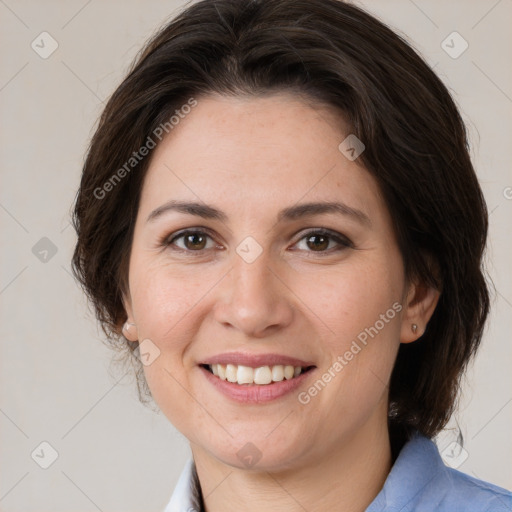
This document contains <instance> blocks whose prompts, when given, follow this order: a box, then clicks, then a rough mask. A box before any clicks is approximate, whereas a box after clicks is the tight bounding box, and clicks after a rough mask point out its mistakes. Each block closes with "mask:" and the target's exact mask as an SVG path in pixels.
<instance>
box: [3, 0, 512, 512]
mask: <svg viewBox="0 0 512 512" xmlns="http://www.w3.org/2000/svg"><path fill="white" fill-rule="evenodd" d="M360 4H361V5H363V6H365V7H366V8H367V9H368V10H369V11H370V12H372V13H374V14H375V15H377V16H378V17H379V18H380V19H382V20H383V21H385V22H386V23H388V24H389V25H390V26H391V27H393V28H395V29H396V30H398V31H399V32H401V33H402V34H403V35H404V36H405V37H406V39H407V40H408V41H410V42H411V43H412V44H413V45H414V46H415V47H416V48H417V49H418V50H419V51H420V52H421V53H422V54H423V55H424V56H425V58H426V60H427V61H428V62H429V63H430V64H431V65H432V66H434V67H435V70H436V72H437V73H438V74H439V75H440V76H441V78H442V79H443V80H444V82H445V83H446V84H447V85H448V87H449V88H450V90H452V91H453V95H454V97H455V99H456V101H457V103H458V104H459V105H460V108H461V110H462V113H463V116H464V119H465V121H466V122H467V123H468V127H469V131H470V137H471V143H472V149H471V151H472V155H473V158H474V162H475V164H476V168H477V170H478V175H479V178H480V180H481V184H482V187H483V190H484V192H485V196H486V199H487V202H488V206H489V210H490V211H491V216H490V243H489V250H488V265H489V269H490V273H491V275H492V277H493V280H494V282H495V283H496V288H497V293H496V294H495V299H494V302H493V309H492V314H491V317H490V319H489V323H488V327H487V331H486V335H485V339H484V342H483V346H482V349H481V351H480V353H479V355H478V357H477V359H476V362H475V364H474V365H473V367H472V368H471V370H470V372H469V373H468V378H467V379H466V382H465V384H464V388H463V394H462V398H461V404H460V408H459V412H458V414H457V416H456V420H457V421H458V424H459V425H460V428H461V430H462V434H463V437H464V449H465V451H462V450H461V449H460V448H459V447H458V446H456V445H452V446H451V448H449V445H450V444H451V443H453V442H455V440H456V439H457V433H456V431H455V430H451V429H447V430H446V431H445V432H444V433H443V435H442V436H440V437H439V439H438V440H437V442H438V444H439V447H440V450H441V451H443V450H444V453H445V454H446V457H447V460H448V459H450V458H451V464H453V465H457V466H458V468H459V469H460V470H462V471H464V472H466V473H469V474H472V475H475V476H477V477H479V478H482V479H484V480H488V481H491V482H493V483H496V484H498V485H500V486H503V487H507V488H512V471H511V466H510V460H512V446H511V445H512V438H511V436H510V428H511V425H512V404H511V401H512V386H511V381H510V370H509V368H510V365H511V362H512V357H511V355H512V354H511V351H512V348H511V343H510V332H511V328H512V322H511V318H512V282H511V272H510V253H511V236H510V233H511V232H510V227H511V223H510V219H511V213H512V199H511V198H512V188H507V187H512V175H511V171H510V169H511V168H512V166H511V163H512V162H511V160H512V157H511V152H510V136H511V131H512V130H511V110H512V99H511V96H512V85H511V75H512V72H511V66H510V59H509V57H510V49H511V48H510V47H511V43H512V37H511V32H510V20H511V19H512V1H511V0H499V1H496V0H473V1H467V0H458V1H451V2H445V1H441V0H439V1H436V0H414V1H412V0H396V1H390V0H386V1H379V2H376V1H374V2H371V1H365V2H360ZM183 5H184V4H183V2H182V1H179V0H175V1H155V0H152V1H144V2H143V1H142V0H141V1H137V0H128V1H126V0H125V1H122V2H121V1H114V0H109V1H99V0H90V1H84V0H73V1H66V2H64V1H61V2H57V1H55V0H54V1H44V2H37V1H35V0H0V42H1V46H0V52H1V56H2V66H1V69H0V111H1V116H2V123H1V132H0V133H1V154H0V162H1V164H0V165H1V188H0V225H1V248H2V249H1V250H2V265H1V275H0V301H1V317H0V329H1V333H2V335H1V348H2V357H1V358H0V369H1V374H0V375H1V377H0V435H1V448H0V450H1V451H0V461H1V466H0V510H2V511H13V512H14V511H23V512H29V511H38V512H44V511H52V512H60V511H66V512H69V511H96V510H101V511H105V512H106V511H109V512H110V511H118V510H123V511H146V512H147V511H150V510H155V511H157V510H162V509H163V507H164V506H165V504H166V503H167V502H168V500H169V497H170V494H171V492H172V489H173V487H174V484H175V483H176V480H177V478H178V476H179V473H180V472H181V468H182V465H183V463H184V461H185V459H186V457H187V456H188V455H189V448H188V443H187V441H186V439H185V438H184V437H183V436H182V435H181V434H180V433H178V432H177V431H176V430H175V429H174V428H173V427H172V426H171V425H170V424H169V422H168V420H167V419H166V418H165V417H164V416H163V415H162V414H156V413H154V412H151V410H149V409H147V408H144V407H143V406H142V405H140V404H139V403H138V400H137V396H136V391H135V386H134V381H133V378H132V377H131V376H130V375H129V374H126V375H124V376H123V375H122V374H115V373H112V372H109V361H110V358H111V353H110V352H109V351H108V350H107V349H106V348H105V347H104V345H103V344H102V343H101V341H100V340H101V333H100V331H99V329H98V327H97V326H96V323H95V321H94V318H93V316H92V314H91V313H90V311H88V308H87V305H86V302H85V299H84V297H83V296H82V293H81V291H80V290H79V289H78V287H77V286H76V284H75V282H74V281H73V279H72V277H71V275H70V263H69V262H70V258H71V254H72V250H73V245H74V243H75V234H74V231H73V229H72V228H71V226H70V225H69V212H70V207H71V204H72V201H73V198H74V194H75V192H76V189H77V187H78V183H79V178H80V172H81V165H82V162H83V156H84V153H85V151H86V148H87V144H88V141H89V138H90V136H91V135H92V133H93V129H94V126H95V123H96V120H97V118H98V116H99V114H100V112H101V109H102V107H103V102H104V101H105V99H106V98H108V96H109V95H110V94H111V93H112V92H113V90H114V88H115V87H116V85H118V84H119V82H120V81H121V79H122V78H123V76H124V73H125V72H126V70H127V68H128V65H129V63H130V62H131V60H132V58H133V57H134V56H135V54H136V52H137V51H138V50H139V48H140V47H141V45H142V44H143V42H144V41H145V40H146V38H147V37H148V36H150V35H151V34H152V33H153V32H154V31H155V30H156V29H157V28H158V27H159V26H160V25H161V24H162V23H163V22H165V21H166V20H167V19H169V18H170V17H172V15H173V14H174V13H176V12H177V11H178V10H180V9H181V7H182V6H183ZM43 31H47V32H49V33H50V34H51V36H52V37H53V38H54V39H55V40H56V41H57V43H58V48H57V50H56V51H55V52H54V53H53V54H52V55H51V56H49V57H48V58H46V59H43V58H41V57H40V55H39V54H38V53H36V51H34V50H33V49H32V47H31V43H32V41H34V40H35V44H37V43H38V41H39V45H40V46H42V43H40V39H41V38H40V37H39V35H40V34H41V32H43ZM453 31H457V32H458V33H460V35H461V36H462V37H463V38H464V40H466V41H467V42H468V44H469V47H468V49H467V50H466V51H465V52H464V53H462V54H461V55H460V56H458V58H452V57H451V56H450V55H448V54H447V53H446V51H445V50H444V49H443V48H442V46H441V45H442V42H443V41H444V40H445V39H446V38H447V36H449V35H450V34H451V33H452V32H453ZM44 37H47V36H44ZM45 41H46V42H45V43H44V48H45V49H46V51H47V50H48V49H49V48H50V41H49V39H45ZM444 44H445V45H449V46H451V47H452V48H451V49H449V48H447V49H448V50H449V51H451V52H452V54H454V52H459V51H460V50H461V49H462V48H463V47H462V46H461V45H462V44H463V41H462V40H461V39H460V38H458V36H455V39H454V37H453V36H451V38H448V39H447V41H446V43H444ZM445 47H446V46H445ZM42 50H43V49H42V48H41V49H40V51H42ZM507 198H508V199H507ZM43 237H47V238H48V239H49V240H50V241H51V244H49V242H48V241H46V240H44V241H42V242H40V239H41V238H43ZM38 242H39V245H36V244H38ZM50 245H51V246H52V247H53V246H55V249H56V250H57V252H56V253H55V254H54V255H53V254H52V251H51V247H50ZM34 246H36V249H34V251H33V247H34ZM55 249H54V250H55ZM44 250H48V251H49V252H48V253H44ZM41 251H43V252H41ZM34 252H35V253H36V254H34ZM41 259H43V261H41ZM45 259H46V261H44V260H45ZM507 263H508V265H507ZM451 423H452V424H453V425H455V424H456V422H455V419H454V420H453V421H452V422H451ZM43 441H46V442H48V443H50V445H51V446H52V447H53V448H54V449H55V450H56V451H57V452H58V458H57V459H56V460H55V462H54V463H53V464H52V465H51V466H50V467H49V468H48V469H42V468H41V467H40V466H39V465H38V464H37V463H36V462H35V460H34V459H36V460H38V461H39V462H40V463H44V460H43V459H45V457H46V458H47V461H48V460H49V459H48V457H49V456H50V455H51V452H50V450H49V449H44V446H43V452H41V447H40V446H39V445H40V443H41V442H43ZM447 447H448V448H447ZM34 450H36V453H39V458H38V457H37V456H34V459H33V458H32V457H31V453H32V452H34ZM43 454H44V455H43Z"/></svg>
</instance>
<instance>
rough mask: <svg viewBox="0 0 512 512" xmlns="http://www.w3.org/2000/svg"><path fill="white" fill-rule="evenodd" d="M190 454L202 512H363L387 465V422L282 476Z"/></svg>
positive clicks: (196, 451)
mask: <svg viewBox="0 0 512 512" xmlns="http://www.w3.org/2000/svg"><path fill="white" fill-rule="evenodd" d="M192 453H193V456H194V461H195V463H196V470H197V474H198V478H199V482H200V485H201V489H202V494H203V498H204V505H205V511H206V512H221V511H222V512H235V511H236V512H238V511H240V510H244V511H246V512H256V511H257V512H260V511H261V510H287V511H289V512H304V510H308V511H311V512H313V511H323V510H343V511H345V512H363V511H364V510H366V508H367V507H368V505H370V503H371V502H372V501H373V500H374V498H375V497H376V496H377V494H378V493H379V491H380V490H381V489H382V486H383V485H384V482H385V480H386V478H387V476H388V474H389V471H390V469H391V465H392V454H391V446H390V440H389V432H388V427H387V422H380V424H379V427H378V428H376V425H375V424H371V422H369V423H368V424H366V425H363V426H361V427H359V428H358V429H356V431H355V432H354V433H353V434H352V435H350V436H348V438H347V439H344V440H343V441H340V442H339V443H338V445H337V446H334V447H333V446H327V447H325V449H324V450H323V452H321V453H319V452H316V454H315V456H312V455H307V456H305V457H304V460H303V463H301V464H299V465H297V467H294V468H292V469H287V470H285V471H271V470H261V471H255V470H251V471H247V470H244V469H239V468H236V467H233V466H230V465H227V464H224V463H223V462H221V461H219V460H218V459H216V458H214V457H212V456H211V454H209V453H208V452H206V451H204V450H203V449H201V448H200V447H199V446H198V445H195V444H193V445H192Z"/></svg>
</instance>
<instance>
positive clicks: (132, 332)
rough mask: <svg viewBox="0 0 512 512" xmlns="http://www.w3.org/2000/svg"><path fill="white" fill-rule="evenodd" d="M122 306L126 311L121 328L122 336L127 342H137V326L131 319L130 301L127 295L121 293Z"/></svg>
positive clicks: (132, 318)
mask: <svg viewBox="0 0 512 512" xmlns="http://www.w3.org/2000/svg"><path fill="white" fill-rule="evenodd" d="M122 300H123V306H124V310H125V311H126V321H125V322H124V324H123V325H122V326H121V330H122V334H123V335H124V337H125V338H126V339H127V340H129V341H138V339H139V335H138V333H137V325H136V323H135V319H134V317H133V309H132V301H131V297H130V296H129V294H125V293H123V299H122Z"/></svg>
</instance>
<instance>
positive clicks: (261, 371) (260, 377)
mask: <svg viewBox="0 0 512 512" xmlns="http://www.w3.org/2000/svg"><path fill="white" fill-rule="evenodd" d="M271 382H272V372H271V371H270V368H269V367H268V366H260V367H259V368H256V369H255V370H254V384H270V383H271Z"/></svg>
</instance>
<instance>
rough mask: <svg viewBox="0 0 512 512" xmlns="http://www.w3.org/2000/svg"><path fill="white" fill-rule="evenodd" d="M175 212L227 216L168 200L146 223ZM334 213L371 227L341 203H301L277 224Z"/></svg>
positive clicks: (283, 213) (367, 220)
mask: <svg viewBox="0 0 512 512" xmlns="http://www.w3.org/2000/svg"><path fill="white" fill-rule="evenodd" d="M171 211H176V212H179V213H185V214H188V215H195V216H197V217H202V218H203V219H214V220H219V221H221V222H227V221H228V220H229V219H228V216H227V215H226V214H225V213H224V212H223V211H221V210H219V209H217V208H215V207H213V206H210V205H207V204H204V203H196V202H188V201H177V200H170V201H168V202H167V203H165V204H163V205H162V206H159V207H158V208H156V209H155V210H153V211H152V212H151V213H150V214H149V216H148V218H147V220H146V222H150V221H154V220H155V219H157V218H158V217H161V216H162V215H163V214H165V213H168V212H171ZM326 213H334V214H337V215H343V216H347V217H350V218H352V219H353V220H355V221H357V222H359V223H361V224H365V225H367V226H368V227H371V225H372V223H371V220H370V218H369V217H368V216H367V215H366V214H365V213H364V212H362V211H361V210H358V209H357V208H353V207H351V206H348V205H346V204H345V203H342V202H314V203H302V204H298V205H294V206H290V207H288V208H284V209H283V210H281V211H280V212H279V213H278V215H277V222H283V221H290V220H297V219H300V218H303V217H309V216H313V215H321V214H326Z"/></svg>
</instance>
